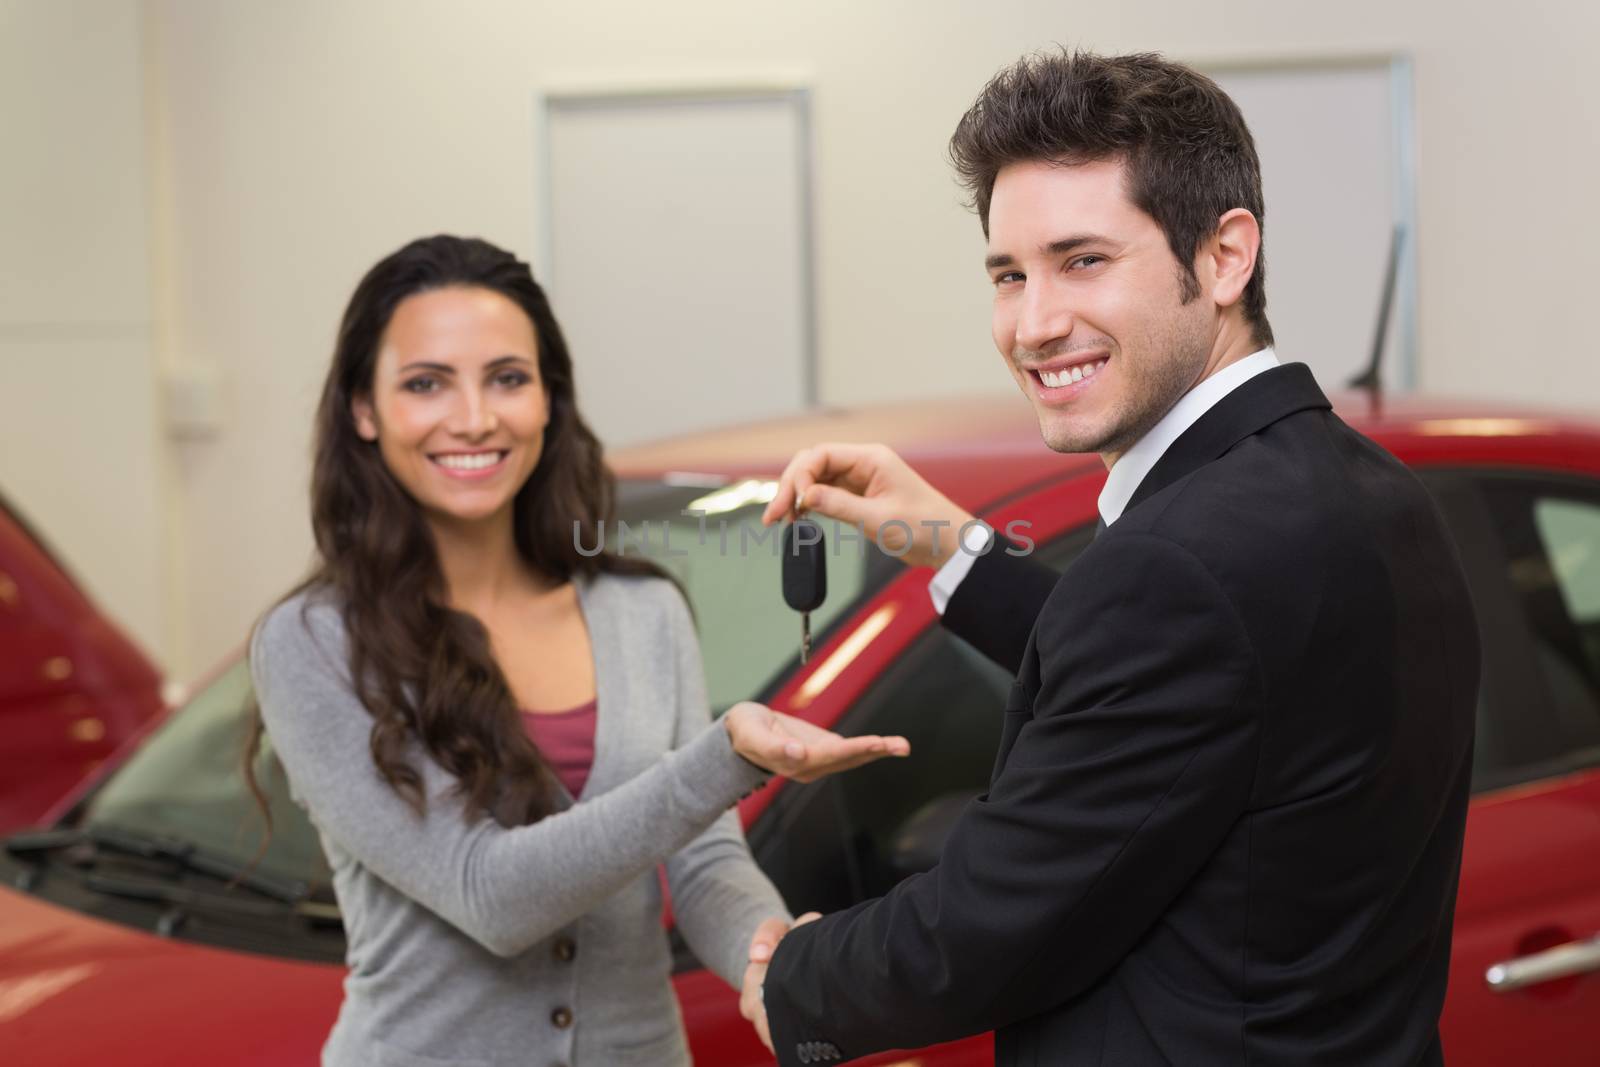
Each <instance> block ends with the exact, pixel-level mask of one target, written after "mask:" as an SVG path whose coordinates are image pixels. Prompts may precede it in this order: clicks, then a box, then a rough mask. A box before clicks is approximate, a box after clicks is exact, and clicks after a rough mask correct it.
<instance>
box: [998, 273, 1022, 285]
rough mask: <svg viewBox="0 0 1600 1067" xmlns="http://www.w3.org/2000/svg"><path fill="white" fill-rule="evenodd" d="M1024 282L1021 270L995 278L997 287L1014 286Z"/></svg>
mask: <svg viewBox="0 0 1600 1067" xmlns="http://www.w3.org/2000/svg"><path fill="white" fill-rule="evenodd" d="M1022 280H1023V274H1022V272H1021V271H1020V270H1008V271H1006V272H1005V273H1004V274H996V275H995V276H994V283H995V284H996V285H1014V284H1016V283H1017V282H1020V281H1022Z"/></svg>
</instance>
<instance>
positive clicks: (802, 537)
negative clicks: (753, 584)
mask: <svg viewBox="0 0 1600 1067" xmlns="http://www.w3.org/2000/svg"><path fill="white" fill-rule="evenodd" d="M827 597H828V565H827V561H826V557H824V555H823V545H822V527H820V526H818V525H817V524H816V523H814V522H812V521H811V520H810V519H796V520H795V521H794V522H792V523H790V524H789V526H788V527H787V528H786V529H785V530H784V531H783V602H784V603H785V604H788V605H789V606H790V607H791V608H793V609H794V610H795V611H798V612H799V613H800V663H801V665H802V666H804V664H805V662H806V660H808V659H810V658H811V613H812V612H813V611H816V610H817V609H818V608H820V607H822V602H823V601H824V600H826V599H827Z"/></svg>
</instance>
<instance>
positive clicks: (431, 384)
mask: <svg viewBox="0 0 1600 1067" xmlns="http://www.w3.org/2000/svg"><path fill="white" fill-rule="evenodd" d="M438 387H439V381H438V379H437V378H429V377H427V376H426V375H424V376H423V377H421V378H411V379H409V380H407V381H406V382H405V384H403V385H402V386H400V388H402V389H404V390H405V391H406V392H408V393H431V392H433V391H434V390H435V389H437V388H438Z"/></svg>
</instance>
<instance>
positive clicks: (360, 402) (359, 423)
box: [350, 396, 378, 441]
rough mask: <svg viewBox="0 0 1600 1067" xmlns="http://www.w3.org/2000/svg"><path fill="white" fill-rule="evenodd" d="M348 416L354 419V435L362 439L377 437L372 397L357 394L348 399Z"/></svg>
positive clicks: (374, 439)
mask: <svg viewBox="0 0 1600 1067" xmlns="http://www.w3.org/2000/svg"><path fill="white" fill-rule="evenodd" d="M350 417H351V418H352V419H353V420H355V424H356V436H358V437H360V438H361V439H362V440H363V441H376V440H377V439H378V419H377V416H376V415H375V414H374V413H373V411H372V398H371V397H369V396H358V397H356V398H355V399H354V400H352V401H350Z"/></svg>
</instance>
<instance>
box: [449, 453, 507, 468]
mask: <svg viewBox="0 0 1600 1067" xmlns="http://www.w3.org/2000/svg"><path fill="white" fill-rule="evenodd" d="M505 456H506V454H505V453H504V452H479V453H477V454H475V455H471V456H460V455H455V456H435V457H433V461H434V462H435V463H437V464H439V466H441V467H449V468H450V469H451V470H457V471H481V470H483V469H484V468H485V467H492V466H494V465H495V464H496V463H499V462H500V461H501V460H502V459H504V458H505Z"/></svg>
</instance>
